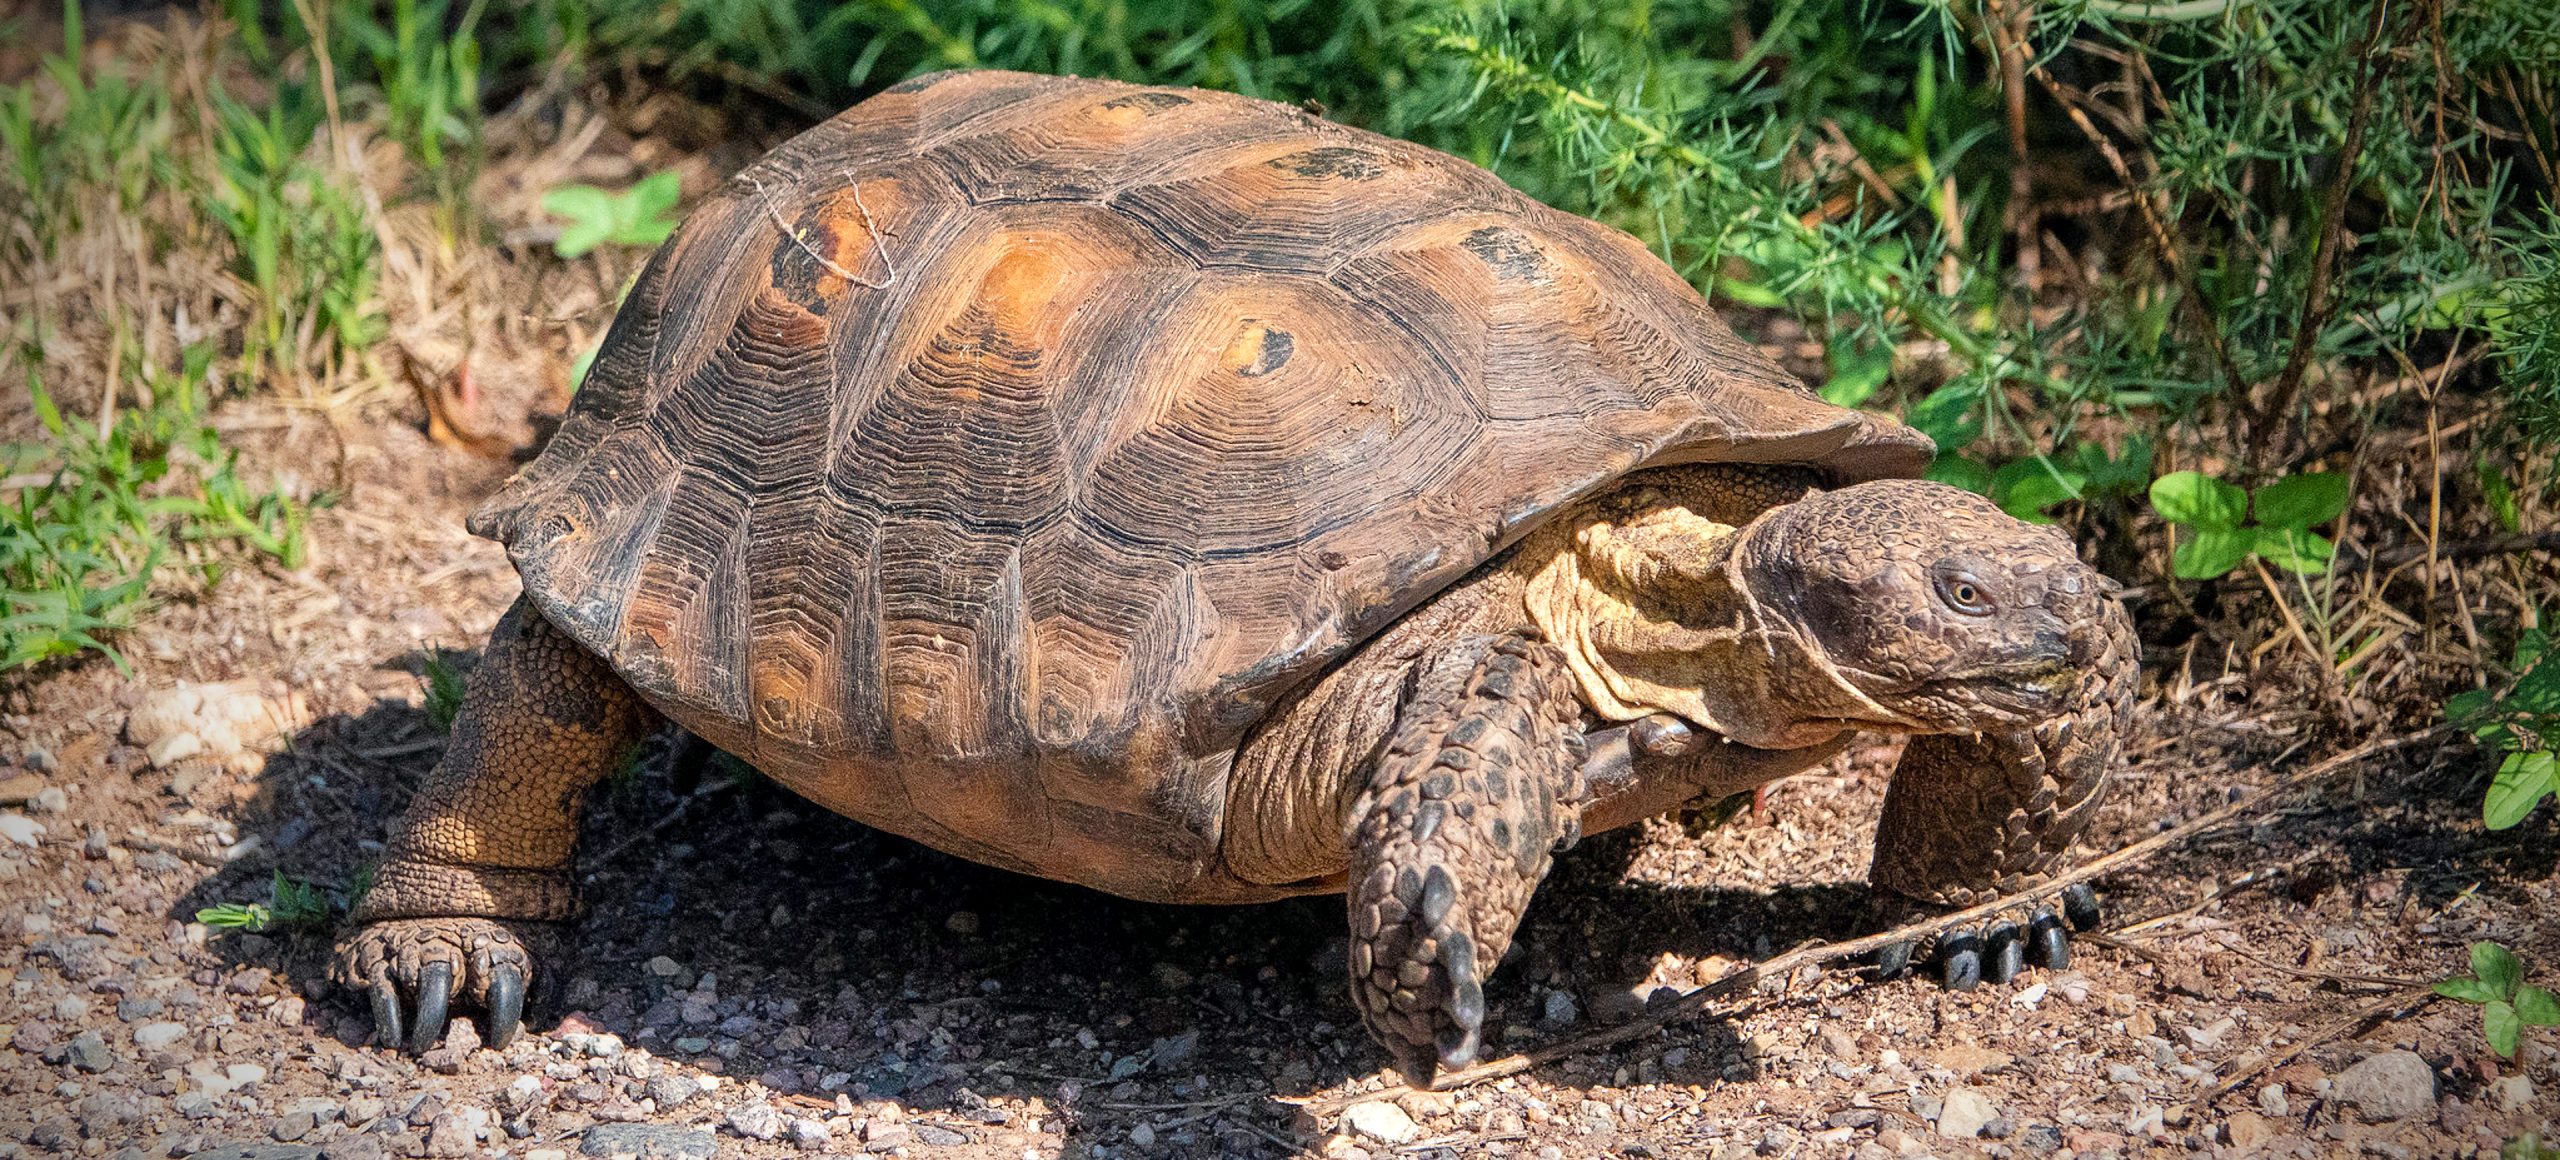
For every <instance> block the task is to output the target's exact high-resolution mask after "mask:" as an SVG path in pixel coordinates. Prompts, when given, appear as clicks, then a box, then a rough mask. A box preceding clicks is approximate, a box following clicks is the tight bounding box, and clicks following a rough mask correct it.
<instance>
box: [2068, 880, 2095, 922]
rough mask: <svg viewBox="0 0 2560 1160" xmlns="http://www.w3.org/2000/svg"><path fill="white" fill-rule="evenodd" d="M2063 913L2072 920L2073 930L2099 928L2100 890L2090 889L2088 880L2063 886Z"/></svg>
mask: <svg viewBox="0 0 2560 1160" xmlns="http://www.w3.org/2000/svg"><path fill="white" fill-rule="evenodd" d="M2062 914H2063V917H2065V918H2068V919H2070V920H2071V929H2073V930H2096V929H2098V920H2099V918H2100V915H2099V911H2098V892H2097V891H2095V890H2092V889H2090V887H2089V884H2088V883H2086V882H2074V883H2072V884H2071V885H2069V886H2065V887H2063V888H2062Z"/></svg>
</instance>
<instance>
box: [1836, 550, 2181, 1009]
mask: <svg viewBox="0 0 2560 1160" xmlns="http://www.w3.org/2000/svg"><path fill="white" fill-rule="evenodd" d="M2099 615H2101V616H2102V617H2103V618H2104V631H2103V632H2102V634H2101V637H2100V647H2099V648H2098V649H2096V650H2095V655H2094V656H2093V657H2092V659H2091V660H2090V662H2089V663H2088V665H2087V666H2086V667H2085V668H2084V669H2083V670H2082V674H2081V677H2080V679H2079V681H2078V683H2077V684H2076V685H2075V687H2074V689H2073V691H2072V693H2071V695H2070V700H2069V707H2068V708H2066V709H2065V710H2064V711H2063V713H2062V714H2061V715H2060V716H2057V717H2055V718H2054V719H2052V720H2050V721H2047V722H2045V723H2044V724H2043V725H2040V726H2037V727H2035V728H2033V729H2021V730H2015V731H2010V732H2002V733H1984V734H1980V735H1978V736H1977V735H1965V734H1934V735H1930V736H1926V737H1917V738H1913V739H1912V741H1911V744H1910V745H1909V747H1908V748H1906V749H1905V750H1904V751H1903V754H1902V762H1901V764H1900V766H1899V767H1897V768H1896V769H1895V771H1894V777H1893V784H1892V786H1891V787H1890V788H1889V789H1888V790H1887V791H1886V793H1885V800H1884V819H1883V821H1882V823H1881V824H1880V825H1879V826H1878V827H1877V830H1876V851H1875V864H1874V867H1873V869H1872V870H1871V871H1870V872H1869V875H1868V877H1869V881H1871V882H1872V883H1873V884H1874V886H1875V887H1876V889H1877V890H1878V891H1879V892H1880V893H1879V895H1878V898H1879V902H1880V907H1879V919H1880V921H1881V920H1886V919H1889V918H1890V917H1898V916H1901V915H1906V914H1909V913H1912V911H1913V910H1914V909H1915V906H1914V904H1917V905H1918V906H1927V907H1966V906H1975V905H1979V904H1981V903H1984V902H1988V901H1990V900H1992V899H1994V898H1997V897H1999V896H2001V895H2003V894H2007V893H2014V892H2016V891H2018V890H2021V889H2024V888H2026V887H2027V886H2029V885H2030V884H2031V883H2032V882H2033V880H2034V878H2035V876H2036V875H2038V874H2041V873H2043V872H2044V871H2046V870H2048V869H2050V868H2051V867H2052V865H2053V863H2054V861H2055V860H2056V859H2057V858H2059V857H2061V855H2062V853H2063V852H2064V851H2065V850H2066V849H2067V848H2068V847H2069V846H2070V844H2071V842H2072V841H2073V840H2074V839H2076V838H2078V837H2079V836H2080V833H2081V832H2082V831H2083V830H2086V829H2088V827H2089V821H2090V819H2091V818H2093V817H2095V816H2096V814H2097V808H2098V804H2099V802H2100V801H2101V800H2103V798H2104V797H2105V790H2106V785H2107V781H2108V779H2109V778H2110V777H2112V776H2113V775H2114V772H2115V767H2116V763H2117V762H2118V761H2119V760H2120V759H2121V758H2122V756H2123V751H2124V736H2125V732H2126V730H2128V729H2129V728H2130V727H2131V725H2132V719H2133V702H2134V697H2135V694H2136V692H2137V686H2138V684H2139V681H2140V678H2141V669H2140V664H2139V655H2140V654H2139V649H2140V644H2139V642H2138V641H2136V640H2135V638H2134V634H2133V622H2132V620H2131V619H2130V618H2129V617H2127V616H2126V615H2125V612H2124V609H2123V608H2122V607H2120V606H2118V605H2117V604H2116V603H2115V602H2114V601H2112V600H2109V601H2106V602H2105V606H2104V608H2103V610H2102V611H2101V612H2100V614H2099ZM2060 901H2061V904H2062V911H2063V913H2062V914H2061V915H2056V914H2055V913H2054V912H2053V910H2052V908H2051V907H2049V906H2048V907H2042V908H2038V909H2037V910H2035V911H2034V912H2033V913H2031V914H2029V915H2026V916H2024V917H2025V919H2026V921H2025V922H2024V923H2023V924H2021V923H2020V922H2018V921H2016V920H2014V919H2003V920H2000V921H1996V922H1994V923H1992V924H1991V926H1990V927H1989V928H1988V929H1986V930H1983V931H1970V930H1965V931H1952V932H1948V933H1947V934H1945V935H1943V936H1941V937H1940V939H1939V940H1938V952H1939V965H1940V970H1941V976H1942V981H1944V982H1945V983H1946V985H1947V986H1949V987H1950V988H1953V989H1956V990H1968V989H1970V988H1971V987H1972V986H1973V985H1974V984H1975V983H1977V982H1979V981H1980V980H1982V979H1984V978H1988V979H1990V980H1991V981H1992V982H1995V983H2005V982H2007V981H2009V979H2010V978H2011V977H2012V976H2013V975H2015V974H2016V972H2017V970H2018V969H2019V967H2021V966H2022V965H2024V963H2025V961H2026V960H2027V959H2028V958H2029V957H2030V952H2032V957H2033V959H2034V960H2035V962H2036V963H2037V964H2038V965H2040V966H2045V967H2048V968H2054V969H2059V968H2061V967H2063V966H2065V965H2067V964H2068V963H2069V961H2070V944H2069V935H2068V933H2067V932H2066V931H2065V929H2064V923H2063V919H2064V918H2065V917H2067V918H2068V919H2069V920H2070V925H2071V926H2073V927H2077V928H2078V929H2081V930H2087V929H2089V928H2091V927H2094V926H2096V925H2097V923H2098V918H2099V915H2098V904H2097V897H2096V895H2095V894H2094V893H2092V892H2090V891H2089V890H2088V888H2087V887H2086V886H2074V887H2072V888H2070V889H2067V890H2065V891H2062V892H2061V898H2060ZM1910 953H1911V948H1909V947H1907V946H1906V947H1902V948H1897V949H1895V950H1890V951H1888V952H1887V953H1886V954H1885V955H1884V956H1882V958H1881V961H1880V965H1881V966H1882V967H1883V968H1884V973H1885V974H1887V975H1891V974H1896V973H1899V972H1900V970H1901V968H1902V967H1903V965H1904V964H1906V963H1908V961H1909V958H1910Z"/></svg>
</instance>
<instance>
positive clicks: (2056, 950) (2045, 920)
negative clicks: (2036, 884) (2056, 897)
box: [2027, 910, 2071, 971]
mask: <svg viewBox="0 0 2560 1160" xmlns="http://www.w3.org/2000/svg"><path fill="white" fill-rule="evenodd" d="M2027 948H2028V950H2027V957H2028V958H2030V959H2033V960H2035V964H2036V965H2037V966H2039V967H2043V968H2044V969H2046V970H2048V971H2060V970H2068V969H2069V968H2070V966H2071V936H2070V934H2068V933H2067V932H2065V931H2064V930H2063V929H2062V918H2061V916H2059V915H2057V914H2055V913H2054V912H2052V911H2050V910H2039V911H2037V912H2036V916H2035V918H2034V920H2033V921H2031V922H2029V923H2028V924H2027Z"/></svg>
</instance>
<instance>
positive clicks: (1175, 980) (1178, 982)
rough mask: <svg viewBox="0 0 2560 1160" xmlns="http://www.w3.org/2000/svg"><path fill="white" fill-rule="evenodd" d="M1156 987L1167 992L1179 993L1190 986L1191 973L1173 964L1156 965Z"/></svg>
mask: <svg viewBox="0 0 2560 1160" xmlns="http://www.w3.org/2000/svg"><path fill="white" fill-rule="evenodd" d="M1155 976H1156V985H1157V986H1159V987H1162V988H1164V989H1165V990H1168V991H1179V990H1181V989H1183V988H1185V987H1188V986H1190V985H1191V972H1189V971H1186V970H1183V969H1182V968H1181V967H1180V966H1179V965H1177V964H1174V963H1157V964H1156V968H1155Z"/></svg>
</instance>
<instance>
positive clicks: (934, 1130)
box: [910, 1124, 969, 1148]
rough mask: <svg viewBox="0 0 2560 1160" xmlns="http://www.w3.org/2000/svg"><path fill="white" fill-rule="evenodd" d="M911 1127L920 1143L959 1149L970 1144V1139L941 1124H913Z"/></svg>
mask: <svg viewBox="0 0 2560 1160" xmlns="http://www.w3.org/2000/svg"><path fill="white" fill-rule="evenodd" d="M910 1127H911V1128H912V1129H913V1130H914V1132H915V1134H916V1141H917V1142H918V1143H922V1144H931V1145H933V1146H934V1147H936V1148H957V1147H959V1146H960V1145H962V1144H966V1143H968V1142H969V1137H967V1136H965V1135H962V1134H961V1133H959V1132H955V1131H953V1130H951V1129H949V1128H946V1127H943V1126H942V1125H940V1124H913V1125H910Z"/></svg>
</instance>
